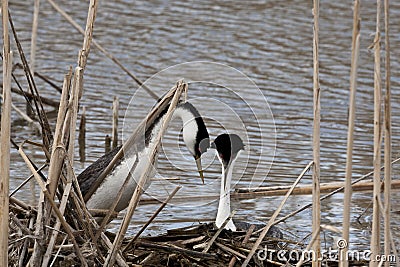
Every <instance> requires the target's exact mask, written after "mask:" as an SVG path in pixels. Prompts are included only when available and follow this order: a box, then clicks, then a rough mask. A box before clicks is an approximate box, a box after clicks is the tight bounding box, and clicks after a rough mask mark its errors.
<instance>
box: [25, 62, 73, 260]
mask: <svg viewBox="0 0 400 267" xmlns="http://www.w3.org/2000/svg"><path fill="white" fill-rule="evenodd" d="M71 75H72V73H71V69H70V70H69V73H68V74H67V75H65V77H64V83H63V91H62V93H61V99H60V106H59V110H58V117H57V122H56V129H55V134H54V139H53V146H52V153H51V156H50V164H49V172H48V179H47V186H48V187H47V188H48V190H49V194H50V196H51V198H52V199H54V196H55V193H56V189H57V184H58V181H59V178H60V174H61V170H62V166H63V161H64V157H65V150H60V149H57V148H58V147H62V146H63V137H62V130H63V127H65V117H66V110H67V106H68V93H69V88H70V80H71ZM45 207H46V208H45ZM50 214H51V213H50V204H47V205H46V204H45V196H44V193H42V192H41V194H40V197H39V204H38V212H37V216H36V230H35V234H37V235H38V236H41V237H43V238H42V240H35V245H34V252H33V254H32V258H31V264H32V265H34V266H39V265H40V262H41V261H42V260H43V252H44V251H43V250H42V247H46V246H47V244H45V237H44V233H45V232H44V225H48V223H49V221H50V216H49V215H50ZM46 217H47V219H46V220H44V218H46ZM49 234H50V233H49Z"/></svg>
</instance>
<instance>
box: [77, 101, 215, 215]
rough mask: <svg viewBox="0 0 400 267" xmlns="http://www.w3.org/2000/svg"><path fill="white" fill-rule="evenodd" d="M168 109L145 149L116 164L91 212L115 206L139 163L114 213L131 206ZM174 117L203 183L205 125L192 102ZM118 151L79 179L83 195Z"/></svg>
mask: <svg viewBox="0 0 400 267" xmlns="http://www.w3.org/2000/svg"><path fill="white" fill-rule="evenodd" d="M167 109H168V107H167V108H166V109H165V110H164V111H163V112H162V113H161V114H160V115H159V117H158V118H157V119H156V120H155V121H154V123H153V124H152V125H150V126H149V127H148V129H147V130H146V132H145V136H144V145H142V147H140V146H139V148H138V152H137V154H136V153H135V154H131V155H129V154H128V155H124V157H122V158H121V159H120V160H118V161H117V163H116V164H115V166H114V167H113V169H112V171H111V172H110V173H109V174H108V175H107V176H106V177H105V178H104V180H103V181H102V183H101V184H100V185H99V186H98V188H96V190H95V191H94V193H93V194H92V195H91V196H90V198H89V199H88V200H87V201H86V206H87V208H88V209H101V210H108V209H110V208H111V206H112V204H113V202H114V201H113V200H114V199H115V198H116V196H117V194H118V192H119V190H120V188H121V186H122V184H123V183H124V181H125V179H126V177H127V176H128V174H129V171H130V168H131V167H132V166H133V165H134V164H135V162H136V160H138V161H137V162H136V164H137V165H136V168H135V169H134V170H133V171H132V177H131V179H130V180H129V182H128V185H127V186H126V189H125V190H124V192H123V193H122V196H121V199H120V200H119V202H118V204H117V206H116V208H115V211H117V212H119V211H121V210H123V209H125V208H126V207H127V206H128V204H129V201H130V199H131V197H132V195H133V192H134V190H135V188H136V186H137V184H136V183H137V180H138V179H139V177H140V175H141V174H142V173H143V169H144V168H145V166H146V164H147V162H148V158H149V157H148V153H149V148H150V147H151V145H152V144H153V143H154V141H155V139H156V137H157V135H158V132H159V131H160V127H161V124H162V120H163V117H164V116H165V115H166V111H167ZM173 116H174V117H179V118H181V119H182V122H183V141H184V143H185V145H186V146H187V148H188V150H189V152H190V153H191V154H192V155H193V157H194V159H195V161H196V165H197V169H198V171H199V174H200V177H201V179H202V181H203V183H204V177H203V171H202V167H201V155H202V154H203V153H204V152H206V150H207V149H208V148H209V146H210V143H209V142H210V141H209V135H208V131H207V128H206V126H205V124H204V121H203V119H202V117H201V116H200V113H199V112H198V111H197V109H196V108H195V107H194V106H193V105H192V104H191V103H189V102H184V103H179V104H178V105H177V107H176V109H175V111H174V114H173ZM119 149H120V147H117V148H115V149H113V150H111V151H110V152H108V153H107V154H105V155H104V156H102V157H101V158H99V159H98V160H97V161H96V162H94V163H93V164H92V165H90V166H89V167H87V168H86V169H85V170H84V171H83V172H82V173H81V174H80V175H79V176H78V182H79V186H80V189H81V192H82V195H85V194H86V193H87V192H88V191H89V189H90V188H91V186H92V185H93V184H94V183H95V181H96V179H97V178H98V177H99V176H100V174H101V173H102V172H103V170H104V169H105V168H106V167H107V166H108V164H109V163H110V162H111V160H112V159H113V158H114V156H115V155H116V154H117V153H118V151H119ZM124 153H125V151H124ZM136 155H138V159H136V157H137V156H136ZM154 165H155V164H154ZM154 174H155V170H154V169H153V172H152V174H150V176H151V177H152V176H154ZM132 178H133V179H132ZM147 186H148V185H147Z"/></svg>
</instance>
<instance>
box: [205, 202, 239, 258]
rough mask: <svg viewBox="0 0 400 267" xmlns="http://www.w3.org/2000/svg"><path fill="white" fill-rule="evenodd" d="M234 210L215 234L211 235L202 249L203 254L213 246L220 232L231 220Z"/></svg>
mask: <svg viewBox="0 0 400 267" xmlns="http://www.w3.org/2000/svg"><path fill="white" fill-rule="evenodd" d="M235 213H236V210H233V211H232V212H231V214H229V217H228V218H226V219H225V221H224V223H223V224H222V225H221V227H220V228H219V229H218V230H217V232H215V234H214V235H213V237H212V238H211V239H210V241H208V243H207V246H206V247H205V248H204V249H203V253H207V252H208V251H209V250H210V248H211V246H212V245H213V244H214V242H215V240H217V237H218V236H219V234H220V233H221V232H222V230H224V229H225V226H226V225H227V224H228V222H229V221H230V220H232V218H233V216H235Z"/></svg>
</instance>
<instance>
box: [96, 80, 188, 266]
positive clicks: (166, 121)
mask: <svg viewBox="0 0 400 267" xmlns="http://www.w3.org/2000/svg"><path fill="white" fill-rule="evenodd" d="M186 86H187V84H186V83H184V82H183V81H179V82H178V83H177V85H176V90H175V93H174V96H173V99H172V100H171V104H170V106H169V107H168V110H167V113H166V115H165V118H164V120H163V122H162V125H161V128H160V131H159V133H158V136H157V138H156V140H155V141H154V145H153V147H151V148H150V153H149V161H148V162H147V165H146V167H145V169H144V172H143V173H142V174H141V176H140V178H139V181H138V182H137V186H136V188H135V191H134V193H133V196H132V198H131V200H130V202H129V205H128V208H127V212H126V214H125V216H124V218H123V220H122V223H121V227H120V228H119V230H118V233H117V235H116V237H115V240H114V243H113V247H112V248H111V249H110V251H109V252H108V255H107V259H106V261H105V263H104V265H103V266H113V265H114V262H115V257H116V255H117V252H118V251H119V249H120V246H121V242H122V239H123V237H124V236H125V233H126V230H127V229H128V225H129V222H130V220H131V218H132V216H133V213H134V211H135V209H136V207H137V204H138V203H139V200H140V195H141V193H142V191H143V188H144V185H145V184H146V181H147V180H148V175H149V173H150V170H151V168H152V167H153V164H152V163H154V161H155V157H156V154H157V151H158V149H159V146H160V144H161V139H162V136H163V135H164V132H165V130H166V128H167V127H168V124H169V121H170V120H171V117H172V113H173V111H174V110H175V108H176V105H177V104H178V101H179V98H180V96H181V94H182V92H183V90H184V88H185V87H186Z"/></svg>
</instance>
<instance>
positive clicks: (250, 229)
mask: <svg viewBox="0 0 400 267" xmlns="http://www.w3.org/2000/svg"><path fill="white" fill-rule="evenodd" d="M255 228H256V226H255V225H254V224H252V225H250V227H249V229H248V230H247V232H246V235H245V237H244V238H243V241H242V243H241V246H244V245H246V243H247V242H248V241H249V239H250V237H251V234H252V233H253V231H254V229H255ZM239 248H240V247H239ZM235 263H236V257H235V256H232V259H231V261H230V262H229V267H234V266H235Z"/></svg>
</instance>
